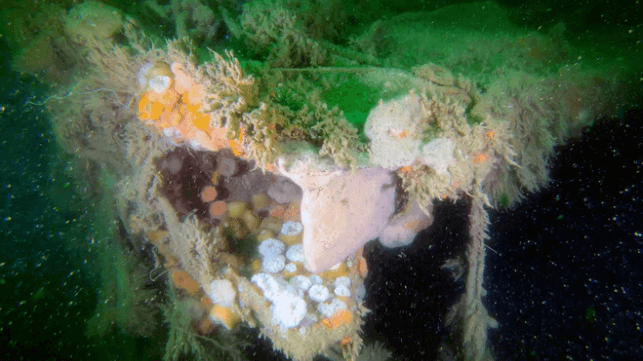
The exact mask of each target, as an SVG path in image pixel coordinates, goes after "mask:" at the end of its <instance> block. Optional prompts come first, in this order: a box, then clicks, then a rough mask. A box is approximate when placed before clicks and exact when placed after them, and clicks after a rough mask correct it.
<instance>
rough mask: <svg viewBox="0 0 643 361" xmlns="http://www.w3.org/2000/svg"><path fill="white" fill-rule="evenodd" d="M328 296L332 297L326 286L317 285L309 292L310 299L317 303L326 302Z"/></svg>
mask: <svg viewBox="0 0 643 361" xmlns="http://www.w3.org/2000/svg"><path fill="white" fill-rule="evenodd" d="M328 296H330V292H329V291H328V288H326V286H322V285H319V284H316V285H313V286H312V287H310V289H309V290H308V297H310V298H311V299H312V300H313V301H315V302H324V301H326V300H327V299H328Z"/></svg>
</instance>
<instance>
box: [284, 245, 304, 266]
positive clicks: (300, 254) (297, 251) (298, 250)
mask: <svg viewBox="0 0 643 361" xmlns="http://www.w3.org/2000/svg"><path fill="white" fill-rule="evenodd" d="M286 257H287V258H288V259H289V260H290V261H293V262H304V245H302V244H296V245H294V246H290V247H288V251H286Z"/></svg>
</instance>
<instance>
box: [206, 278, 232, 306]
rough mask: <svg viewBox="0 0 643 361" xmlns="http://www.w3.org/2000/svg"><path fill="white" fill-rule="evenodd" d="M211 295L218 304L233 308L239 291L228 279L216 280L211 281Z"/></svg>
mask: <svg viewBox="0 0 643 361" xmlns="http://www.w3.org/2000/svg"><path fill="white" fill-rule="evenodd" d="M209 296H210V298H211V299H212V302H214V303H216V304H217V305H220V306H223V307H227V308H231V307H232V306H233V305H234V300H235V298H236V297H237V291H236V290H235V289H234V287H233V286H232V282H230V281H228V280H214V281H212V282H211V283H210V293H209Z"/></svg>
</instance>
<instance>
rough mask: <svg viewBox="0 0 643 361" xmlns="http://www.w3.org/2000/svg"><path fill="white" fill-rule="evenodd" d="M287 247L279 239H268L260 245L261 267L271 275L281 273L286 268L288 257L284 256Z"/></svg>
mask: <svg viewBox="0 0 643 361" xmlns="http://www.w3.org/2000/svg"><path fill="white" fill-rule="evenodd" d="M285 249H286V246H285V245H284V244H283V242H281V241H280V240H278V239H275V238H268V239H266V240H265V241H263V242H261V244H260V245H259V254H260V255H261V266H262V267H263V270H264V271H266V272H270V273H278V272H281V271H282V270H283V269H284V267H285V266H286V257H285V256H284V255H283V252H284V250H285Z"/></svg>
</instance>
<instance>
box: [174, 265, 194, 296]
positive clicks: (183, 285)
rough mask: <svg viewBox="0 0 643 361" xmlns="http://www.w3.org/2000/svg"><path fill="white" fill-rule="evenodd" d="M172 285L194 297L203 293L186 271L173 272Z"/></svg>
mask: <svg viewBox="0 0 643 361" xmlns="http://www.w3.org/2000/svg"><path fill="white" fill-rule="evenodd" d="M172 283H174V286H176V288H179V289H183V290H186V291H187V292H188V293H189V294H191V295H192V296H195V295H197V294H199V292H201V286H200V285H199V283H198V282H197V281H195V280H194V279H192V277H190V275H188V274H187V272H185V271H181V270H176V271H173V272H172Z"/></svg>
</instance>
